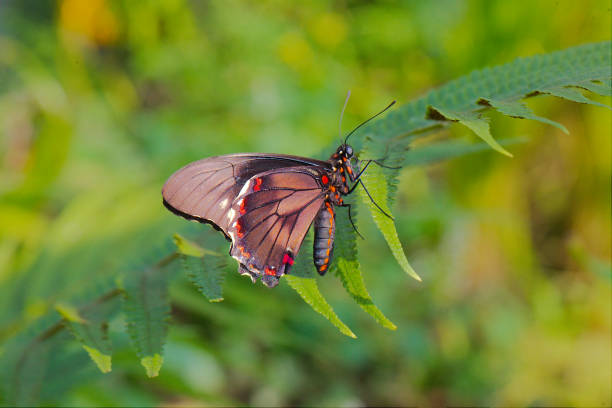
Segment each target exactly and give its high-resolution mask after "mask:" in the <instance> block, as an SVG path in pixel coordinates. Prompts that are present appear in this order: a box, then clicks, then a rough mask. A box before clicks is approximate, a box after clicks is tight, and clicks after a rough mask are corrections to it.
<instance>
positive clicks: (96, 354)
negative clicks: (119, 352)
mask: <svg viewBox="0 0 612 408" xmlns="http://www.w3.org/2000/svg"><path fill="white" fill-rule="evenodd" d="M83 348H84V349H85V351H87V354H89V357H91V359H92V360H93V362H94V363H96V365H97V366H98V368H99V369H100V371H102V372H103V373H110V371H111V356H109V355H107V354H104V353H102V352H101V351H100V350H98V349H96V348H93V347H89V346H86V345H83Z"/></svg>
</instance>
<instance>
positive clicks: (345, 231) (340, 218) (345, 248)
mask: <svg viewBox="0 0 612 408" xmlns="http://www.w3.org/2000/svg"><path fill="white" fill-rule="evenodd" d="M356 215H357V214H356V210H355V208H352V209H351V216H352V217H353V218H355V217H356ZM355 239H356V233H355V230H354V229H353V226H352V224H351V222H350V220H349V217H348V212H347V210H346V209H344V208H337V209H336V237H335V245H334V246H335V249H334V258H335V259H334V260H333V261H332V270H333V271H334V272H335V273H336V275H338V277H339V278H340V281H341V282H342V286H344V289H346V291H347V292H348V294H349V295H350V296H351V297H352V298H353V300H355V301H356V302H357V304H358V305H359V306H360V307H361V308H362V309H363V310H365V311H366V312H367V313H368V314H370V315H371V316H372V317H373V318H374V319H375V320H376V321H377V322H378V323H379V324H380V325H381V326H383V327H386V328H387V329H390V330H395V329H397V326H395V325H394V324H393V323H392V322H391V321H390V320H389V319H387V317H386V316H385V315H384V314H383V313H382V312H381V311H380V310H379V309H378V307H376V305H375V304H374V301H373V300H372V297H371V296H370V294H369V293H368V290H367V289H366V286H365V283H364V281H363V275H362V272H361V265H360V264H359V260H358V256H357V245H356V242H355Z"/></svg>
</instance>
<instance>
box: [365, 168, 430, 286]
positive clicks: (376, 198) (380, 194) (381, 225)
mask: <svg viewBox="0 0 612 408" xmlns="http://www.w3.org/2000/svg"><path fill="white" fill-rule="evenodd" d="M361 179H362V180H363V182H364V184H365V185H366V186H367V189H368V192H369V193H370V195H368V194H367V193H366V191H365V189H363V188H361V187H359V188H357V189H358V190H359V196H360V197H361V200H362V201H363V202H364V203H365V204H366V205H367V206H368V209H369V210H370V214H371V215H372V218H373V219H374V222H375V223H376V225H377V226H378V229H379V230H380V232H382V234H383V237H384V238H385V241H387V244H388V245H389V248H390V249H391V253H392V254H393V256H394V257H395V260H396V261H397V262H398V263H399V264H400V266H401V267H402V269H403V270H404V271H405V272H406V273H407V274H408V275H410V276H411V277H413V278H414V279H416V280H418V281H421V277H420V276H419V275H418V274H417V273H416V272H415V271H414V269H413V268H412V266H410V263H409V262H408V259H407V258H406V255H405V254H404V250H403V249H402V244H401V243H400V240H399V237H398V236H397V230H396V229H395V223H394V222H393V220H392V219H391V218H389V217H388V216H387V215H385V214H383V213H382V211H384V212H385V213H387V214H390V213H391V211H390V210H389V206H388V205H387V197H388V191H387V182H386V179H385V174H384V173H383V170H382V169H381V168H380V167H378V166H376V165H371V166H370V167H369V168H368V170H367V171H365V172H364V173H363V174H362V175H361ZM370 196H371V197H370ZM374 202H376V204H378V206H377V205H375V204H374ZM378 207H380V208H378ZM381 210H382V211H381Z"/></svg>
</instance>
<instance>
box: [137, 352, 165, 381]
mask: <svg viewBox="0 0 612 408" xmlns="http://www.w3.org/2000/svg"><path fill="white" fill-rule="evenodd" d="M163 363H164V358H163V357H162V356H160V355H159V354H157V353H155V354H154V355H152V356H145V357H143V358H141V359H140V364H142V366H143V367H144V368H145V370H146V371H147V377H149V378H153V377H157V376H158V375H159V370H160V369H161V366H162V364H163Z"/></svg>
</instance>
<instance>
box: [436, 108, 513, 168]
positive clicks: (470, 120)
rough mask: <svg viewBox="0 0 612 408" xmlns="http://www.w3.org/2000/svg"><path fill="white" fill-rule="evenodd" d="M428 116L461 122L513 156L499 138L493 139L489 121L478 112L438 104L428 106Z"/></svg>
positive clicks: (502, 151)
mask: <svg viewBox="0 0 612 408" xmlns="http://www.w3.org/2000/svg"><path fill="white" fill-rule="evenodd" d="M427 118H428V119H433V120H450V121H452V122H459V123H461V124H462V125H464V126H466V127H467V128H469V129H471V130H472V131H473V132H474V133H476V135H477V136H478V137H480V138H481V139H482V140H484V141H485V142H486V143H487V144H488V145H489V146H491V148H493V149H494V150H497V151H498V152H500V153H501V154H505V155H506V156H508V157H512V154H510V153H509V152H508V151H507V150H506V149H504V148H503V147H502V146H501V145H500V144H499V143H498V142H497V140H495V139H493V136H491V132H490V130H489V122H488V121H487V120H486V119H485V118H483V117H482V116H480V115H479V114H478V113H476V112H470V111H465V112H459V111H452V110H449V109H443V108H439V107H436V106H429V107H428V108H427Z"/></svg>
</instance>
